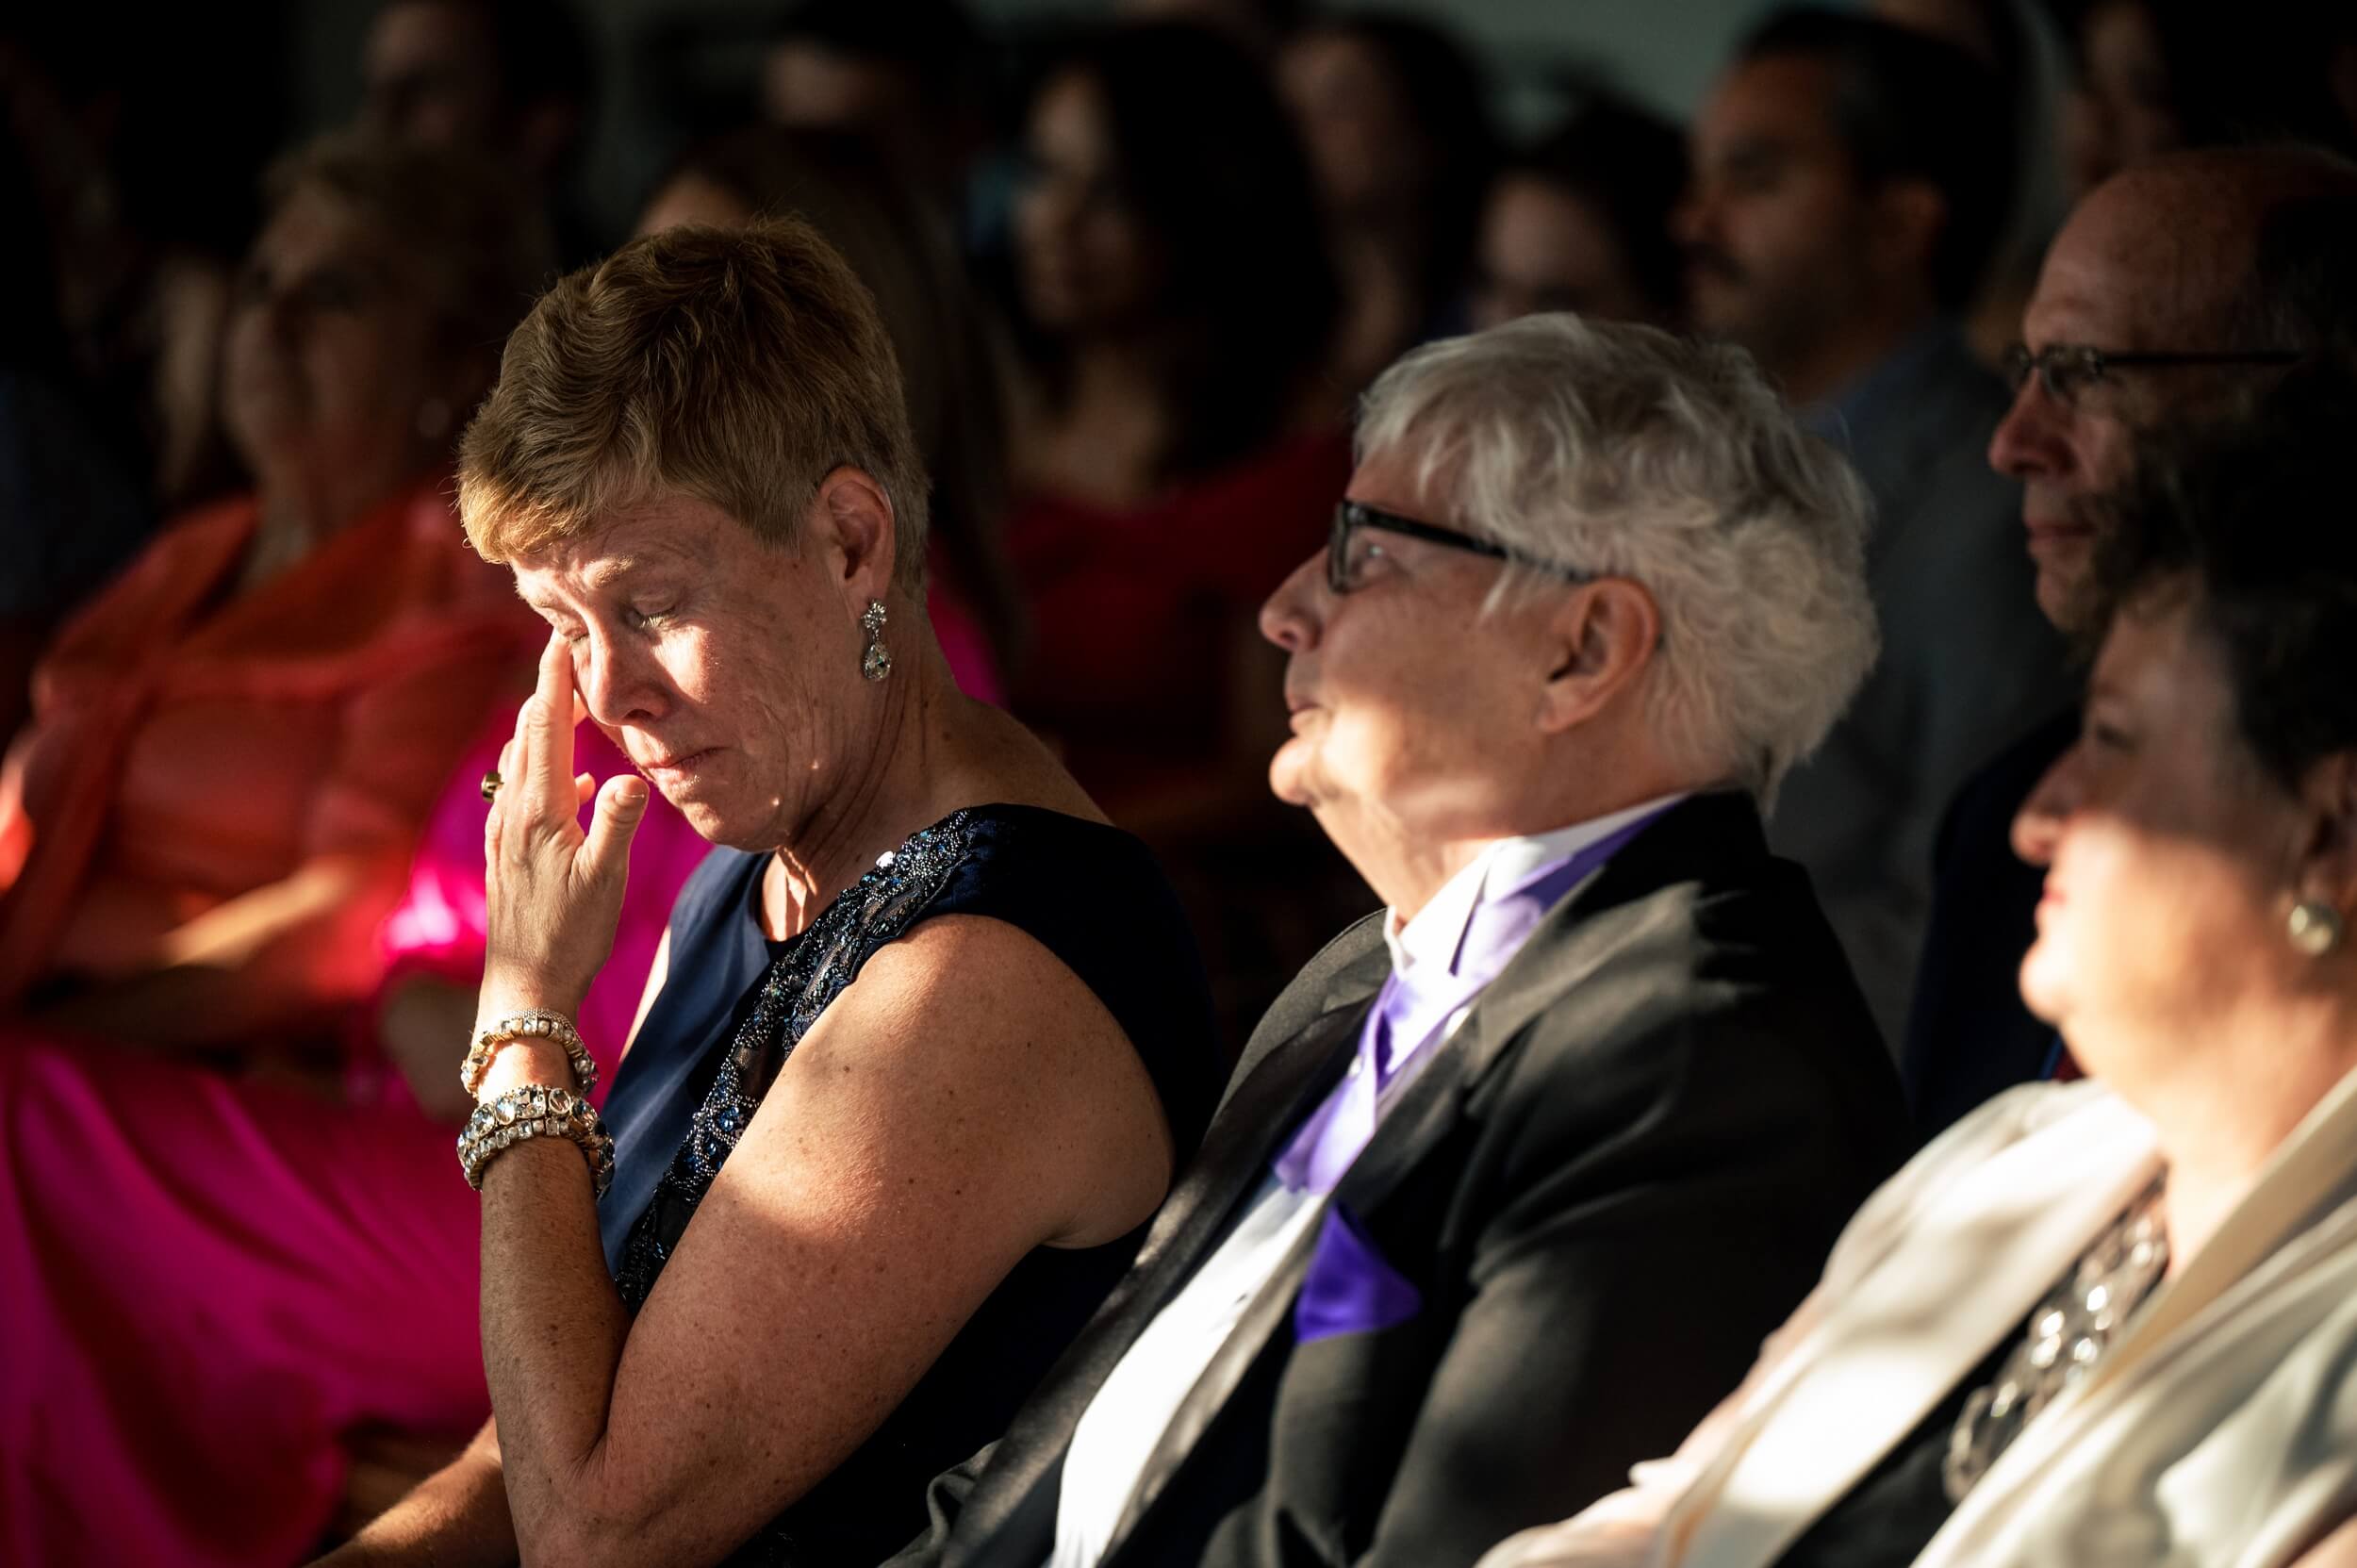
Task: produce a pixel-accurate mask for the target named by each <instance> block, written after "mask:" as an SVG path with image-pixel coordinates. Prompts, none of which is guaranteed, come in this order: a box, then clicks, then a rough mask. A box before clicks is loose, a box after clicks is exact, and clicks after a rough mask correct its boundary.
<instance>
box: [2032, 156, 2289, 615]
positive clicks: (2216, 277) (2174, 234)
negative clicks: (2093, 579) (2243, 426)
mask: <svg viewBox="0 0 2357 1568" xmlns="http://www.w3.org/2000/svg"><path fill="white" fill-rule="evenodd" d="M2217 205H2218V204H2216V203H2211V202H2207V201H2205V200H2204V199H2203V198H2202V197H2201V195H2200V193H2199V192H2198V191H2196V190H2193V189H2192V188H2190V187H2188V186H2187V185H2185V184H2184V182H2183V181H2181V180H2178V179H2175V178H2172V177H2170V176H2169V175H2167V174H2166V173H2161V172H2158V171H2139V172H2134V173H2127V174H2123V175H2121V176H2119V177H2118V178H2116V179H2114V180H2112V181H2110V182H2109V183H2107V184H2106V185H2104V186H2103V187H2102V189H2100V190H2097V191H2095V192H2094V193H2093V194H2092V195H2090V196H2088V197H2087V198H2086V199H2085V201H2083V202H2081V203H2080V204H2079V206H2078V207H2077V208H2076V209H2075V210H2073V212H2072V213H2071V215H2070V218H2069V222H2068V223H2065V224H2064V225H2063V230H2062V232H2061V233H2060V234H2058V235H2056V236H2055V238H2054V243H2053V245H2052V248H2051V249H2050V250H2048V252H2047V253H2046V262H2045V265H2044V266H2043V267H2042V268H2041V269H2040V270H2039V272H2038V280H2037V288H2036V291H2035V292H2033V293H2032V294H2031V296H2030V304H2029V307H2028V308H2027V309H2026V310H2025V311H2024V312H2023V314H2022V318H2021V333H2022V341H2023V342H2024V343H2025V344H2026V345H2027V346H2028V347H2029V348H2030V349H2031V350H2032V351H2033V352H2036V351H2039V350H2044V349H2048V348H2051V347H2053V346H2055V345H2080V346H2084V347H2089V348H2096V349H2106V350H2110V351H2112V352H2115V353H2118V352H2123V351H2126V352H2135V351H2142V352H2164V353H2165V352H2169V351H2184V350H2204V349H2217V348H2220V347H2225V346H2229V345H2227V344H2225V342H2224V338H2225V337H2226V335H2227V332H2228V330H2229V329H2228V324H2227V323H2228V321H2229V318H2230V305H2231V303H2232V285H2233V279H2234V278H2235V277H2236V276H2237V275H2239V273H2240V272H2241V269H2242V264H2241V263H2240V261H2239V260H2238V259H2236V258H2235V256H2234V254H2233V253H2234V252H2235V251H2236V250H2237V249H2238V248H2239V249H2247V245H2248V240H2247V239H2245V240H2244V241H2243V244H2242V246H2241V247H2237V246H2235V245H2234V244H2233V243H2231V241H2230V237H2228V236H2224V235H2221V234H2219V233H2217V230H2216V227H2215V222H2214V223H2213V224H2211V225H2203V224H2202V223H2201V222H2200V217H2199V215H2198V213H2197V208H2198V207H2209V208H2211V209H2212V211H2211V217H2212V219H2213V220H2214V221H2216V220H2217V216H2218V215H2217V211H2216V208H2217ZM2224 222H2226V223H2231V222H2232V220H2231V218H2228V219H2225V220H2224ZM2205 252H2206V253H2208V254H2204V253H2205ZM2223 384H2225V382H2224V379H2223V378H2222V377H2221V376H2219V375H2218V374H2217V373H2216V372H2211V371H2202V370H2199V369H2194V368H2177V369H2165V370H2140V369H2134V368H2131V367H2122V368H2119V369H2117V370H2114V371H2108V372H2107V373H2106V374H2104V375H2103V376H2102V378H2101V379H2100V380H2097V381H2095V382H2093V383H2092V384H2088V385H2077V384H2070V385H2066V386H2064V387H2063V388H2062V389H2061V390H2062V392H2063V394H2064V395H2062V396H2057V395H2056V394H2055V391H2054V390H2053V389H2052V388H2048V387H2047V385H2046V384H2045V382H2044V380H2043V379H2042V378H2041V377H2039V376H2036V375H2033V376H2031V377H2029V378H2028V379H2027V380H2025V381H2024V382H2023V383H2022V384H2021V386H2020V387H2019V388H2017V389H2016V390H2015V393H2014V400H2013V406H2012V408H2011V409H2010V410H2009V411H2008V412H2007V413H2006V415H2005V418H2004V421H2003V423H2001V424H2000V425H1999V426H1998V427H1997V432H1996V435H1995V437H1993V438H1992V439H1991V440H1990V442H1989V448H1988V459H1989V463H1990V466H1992V467H1993V468H1995V469H1996V470H1998V471H1999V472H2001V473H2006V474H2010V475H2012V476H2013V477H2015V478H2017V479H2019V480H2020V481H2021V485H2022V497H2021V520H2022V522H2023V524H2024V526H2025V527H2026V528H2027V529H2028V532H2029V551H2030V558H2031V559H2032V560H2033V561H2034V562H2035V563H2036V567H2037V602H2038V607H2039V608H2040V609H2041V610H2043V611H2045V613H2046V617H2047V619H2050V620H2052V621H2053V622H2054V623H2055V624H2057V625H2059V626H2064V627H2069V626H2070V625H2071V624H2072V623H2073V621H2074V619H2076V617H2077V615H2078V614H2079V610H2078V608H2077V601H2078V599H2079V597H2080V593H2081V590H2082V587H2083V586H2084V584H2085V578H2086V572H2087V565H2088V562H2089V560H2090V559H2091V558H2092V556H2093V554H2094V551H2095V543H2096V520H2095V519H2094V517H2093V516H2091V515H2090V514H2089V512H2088V509H2087V505H2086V503H2088V502H2089V501H2091V500H2092V499H2094V498H2095V497H2098V496H2102V495H2106V494H2109V493H2110V492H2112V491H2113V490H2115V489H2117V488H2118V487H2119V486H2120V484H2121V482H2122V481H2124V480H2125V479H2126V478H2127V477H2128V476H2129V474H2130V473H2131V471H2133V469H2134V462H2135V446H2136V441H2137V438H2138V437H2139V435H2140V434H2141V433H2142V432H2145V431H2148V430H2150V429H2151V428H2153V427H2154V426H2156V425H2158V424H2160V423H2162V422H2163V421H2167V420H2168V419H2171V418H2173V417H2176V416H2180V415H2184V414H2185V413H2188V412H2190V411H2193V410H2195V409H2197V408H2199V407H2200V404H2201V403H2202V402H2203V401H2205V400H2206V399H2208V398H2211V397H2213V396H2215V395H2216V394H2217V391H2218V390H2219V388H2220V387H2221V385H2223Z"/></svg>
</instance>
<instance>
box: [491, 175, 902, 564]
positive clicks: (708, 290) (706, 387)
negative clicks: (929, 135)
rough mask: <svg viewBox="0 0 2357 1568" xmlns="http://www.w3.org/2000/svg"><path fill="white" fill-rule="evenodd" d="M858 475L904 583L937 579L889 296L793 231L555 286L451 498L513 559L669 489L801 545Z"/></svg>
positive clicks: (730, 233) (590, 271)
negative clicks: (827, 499) (880, 299)
mask: <svg viewBox="0 0 2357 1568" xmlns="http://www.w3.org/2000/svg"><path fill="white" fill-rule="evenodd" d="M845 466H849V467H850V468H854V469H858V470H861V471H862V472H864V473H865V474H866V475H867V476H868V477H870V478H871V479H873V480H875V481H876V483H877V484H878V485H879V486H881V487H882V489H883V492H884V494H885V495H886V496H887V497H888V498H889V499H890V501H891V503H892V511H893V520H894V524H895V528H894V534H895V541H896V550H897V553H896V562H895V568H894V584H895V586H898V587H900V588H902V589H904V590H906V591H909V592H915V591H916V590H917V589H918V588H920V587H921V586H923V583H924V580H925V503H926V488H925V471H924V465H923V463H922V461H921V460H920V459H919V458H918V456H917V449H916V439H915V436H914V435H913V434H911V432H910V428H909V416H908V407H907V404H906V403H905V401H904V400H903V398H902V396H901V390H900V371H899V367H898V363H897V362H896V361H895V360H894V358H893V354H892V339H891V338H890V337H889V336H888V335H887V334H886V333H885V331H884V328H883V322H882V320H881V319H880V318H879V317H878V315H877V311H876V302H875V300H874V299H873V297H872V296H870V295H869V293H868V291H867V289H866V286H865V285H864V284H862V283H861V282H860V280H859V278H858V277H857V276H856V275H854V274H853V272H851V269H850V267H849V264H848V263H846V262H845V261H844V259H843V258H842V256H838V255H837V254H835V252H834V250H833V248H832V247H831V246H830V245H828V243H827V242H826V241H825V240H824V239H820V238H819V236H818V232H817V230H816V229H814V228H812V227H811V226H810V225H809V224H808V223H803V222H801V221H800V220H799V219H792V218H788V219H774V220H769V221H766V222H763V223H755V224H753V225H751V226H750V227H748V228H742V229H726V230H724V229H717V228H707V227H699V226H695V225H689V226H686V227H682V228H675V229H668V230H666V231H664V232H663V233H661V234H651V235H647V236H645V237H643V238H641V239H634V240H632V241H631V242H630V243H629V244H627V245H624V246H623V247H622V248H621V249H620V250H618V251H616V252H615V253H614V254H613V255H612V256H609V257H607V258H606V259H605V260H604V261H602V262H599V263H597V264H596V265H594V266H590V267H585V268H583V269H582V270H581V271H579V272H574V273H572V274H571V275H570V276H569V277H567V278H565V279H564V280H562V281H561V282H559V283H558V284H557V285H556V287H555V288H553V289H550V290H549V292H548V293H547V294H546V295H545V296H543V297H542V299H541V300H540V303H539V304H538V305H535V306H533V309H532V314H531V315H529V316H527V317H525V318H524V322H523V324H522V325H521V326H519V327H518V328H517V329H516V332H515V336H513V337H512V338H509V339H508V340H507V352H506V354H505V355H504V356H503V358H502V359H501V362H500V379H499V385H498V386H497V387H496V388H493V389H492V392H491V396H490V398H489V399H488V400H487V401H486V403H485V404H484V405H483V409H482V412H481V413H479V414H477V415H476V416H475V421H474V423H473V424H471V425H470V426H469V427H468V430H467V435H466V438H465V440H464V441H463V442H462V443H461V444H460V448H459V470H458V506H459V512H460V514H461V516H463V517H464V518H465V520H466V525H467V537H468V538H469V539H470V541H472V543H473V545H474V547H475V550H476V551H477V553H480V554H482V555H483V556H484V557H485V558H486V560H492V561H509V560H513V559H515V558H516V557H517V556H519V555H525V554H530V553H535V552H536V551H539V550H542V549H545V548H547V547H548V546H550V545H552V544H554V543H556V542H557V541H559V540H562V539H567V538H571V537H575V536H579V535H581V534H583V533H585V532H586V531H587V530H589V529H591V528H593V527H595V526H597V525H598V524H599V522H600V521H601V520H602V519H603V518H604V517H605V516H606V515H608V514H609V513H610V512H611V511H612V510H613V509H615V508H616V507H619V506H627V505H633V504H635V503H639V502H641V501H644V500H646V499H648V498H650V497H651V496H655V495H658V494H662V493H665V492H671V493H676V494H681V495H687V496H693V497H695V498H696V499H698V500H700V501H703V502H707V503H710V504H712V505H714V506H717V507H718V508H719V509H720V510H722V511H724V512H726V513H728V514H729V515H730V516H731V517H733V518H734V519H736V520H738V521H739V522H742V523H743V524H744V525H745V526H746V527H748V528H750V529H751V530H752V532H753V533H754V534H755V535H756V536H759V537H760V538H763V539H765V540H767V541H769V542H771V543H773V544H777V545H780V546H786V547H790V546H792V545H793V544H794V543H795V542H796V540H797V539H798V538H799V535H800V532H801V525H802V518H803V514H804V513H805V512H806V511H807V510H808V508H809V505H810V503H811V500H812V498H813V497H814V496H816V494H817V491H818V486H819V484H820V482H821V481H823V480H824V479H825V478H826V476H827V475H828V474H829V473H830V472H832V470H835V469H837V468H840V467H845Z"/></svg>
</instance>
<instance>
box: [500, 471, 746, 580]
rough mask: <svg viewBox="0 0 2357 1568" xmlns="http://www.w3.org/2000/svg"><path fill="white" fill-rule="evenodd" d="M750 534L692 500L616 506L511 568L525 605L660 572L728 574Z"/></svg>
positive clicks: (720, 513) (515, 561) (667, 498)
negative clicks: (734, 550) (544, 595)
mask: <svg viewBox="0 0 2357 1568" xmlns="http://www.w3.org/2000/svg"><path fill="white" fill-rule="evenodd" d="M740 541H741V542H742V543H745V544H751V543H753V542H754V541H753V539H752V536H751V534H750V530H748V529H747V528H746V527H745V526H744V525H743V524H742V523H740V522H738V521H737V520H735V519H733V518H732V517H730V516H729V515H728V514H727V513H726V512H724V511H722V510H721V509H720V508H719V507H717V506H715V505H712V504H711V503H708V502H703V501H699V500H696V499H695V498H693V497H689V496H677V495H673V496H663V497H658V498H656V499H654V500H651V501H648V502H644V503H639V504H636V505H633V506H622V507H616V508H615V509H614V510H613V511H611V512H609V513H607V514H605V515H603V516H602V517H599V518H597V519H595V520H592V521H591V522H590V523H589V525H588V526H587V527H585V528H584V529H582V530H581V531H580V532H579V533H577V534H571V535H568V536H564V537H562V538H557V539H552V540H551V541H550V542H549V543H547V544H545V545H543V546H541V547H540V548H539V549H537V550H534V551H530V552H527V553H520V554H519V555H517V556H516V557H515V558H514V559H513V560H512V561H510V562H509V563H508V564H509V566H510V567H511V568H512V569H514V571H515V574H516V587H517V591H518V592H519V593H521V594H522V595H523V596H524V597H525V598H526V599H532V598H533V597H534V595H535V593H536V591H557V592H563V591H572V592H586V593H594V592H598V591H600V590H602V589H605V588H610V587H612V586H615V585H616V584H618V583H621V582H627V581H630V580H632V579H634V578H639V577H645V576H650V575H652V574H655V573H657V572H663V571H671V572H686V573H694V574H701V575H710V574H711V573H714V572H716V571H720V570H725V569H727V561H726V559H725V557H726V556H727V554H728V552H729V550H730V548H731V546H732V545H733V544H736V543H739V542H740Z"/></svg>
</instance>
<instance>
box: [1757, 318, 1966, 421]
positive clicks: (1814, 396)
mask: <svg viewBox="0 0 2357 1568" xmlns="http://www.w3.org/2000/svg"><path fill="white" fill-rule="evenodd" d="M1935 320H1937V317H1936V316H1935V314H1934V313H1933V311H1932V309H1931V307H1930V305H1929V303H1928V302H1914V301H1907V302H1892V301H1884V302H1881V303H1880V304H1879V305H1873V304H1869V305H1861V306H1859V307H1858V308H1856V309H1854V310H1850V311H1844V312H1842V313H1841V314H1840V315H1838V317H1837V318H1836V319H1835V321H1834V322H1832V323H1831V324H1830V326H1829V328H1828V330H1826V331H1825V332H1823V333H1821V334H1820V335H1819V336H1818V337H1817V338H1814V339H1813V340H1812V341H1810V342H1808V343H1806V344H1800V345H1795V346H1794V347H1793V348H1792V349H1791V350H1789V351H1788V352H1787V353H1784V354H1781V355H1775V356H1774V359H1773V362H1772V363H1771V362H1769V361H1768V359H1767V356H1765V355H1763V356H1762V362H1763V364H1765V366H1766V369H1767V370H1768V371H1769V373H1770V374H1771V375H1772V376H1773V377H1774V378H1775V380H1776V383H1777V385H1778V386H1779V387H1781V388H1783V391H1784V395H1785V399H1786V401H1787V402H1788V403H1790V404H1792V405H1793V406H1794V407H1796V408H1805V407H1807V406H1808V405H1809V404H1817V403H1823V402H1824V401H1826V400H1827V399H1829V398H1833V397H1836V396H1838V395H1839V394H1840V392H1841V390H1842V388H1845V387H1847V386H1849V384H1850V383H1851V382H1853V381H1855V380H1856V379H1857V378H1858V377H1859V376H1862V375H1864V374H1865V373H1866V372H1867V371H1871V370H1872V369H1873V368H1874V367H1875V366H1877V365H1879V364H1881V363H1882V362H1883V361H1884V360H1885V359H1887V358H1888V357H1889V356H1890V355H1893V354H1895V353H1897V352H1898V350H1899V347H1900V345H1901V344H1903V343H1904V342H1905V341H1906V340H1907V339H1908V338H1911V337H1913V336H1914V335H1915V334H1916V333H1917V332H1919V331H1920V330H1921V329H1922V328H1923V327H1925V326H1928V325H1929V324H1930V323H1931V322H1934V321H1935Z"/></svg>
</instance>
